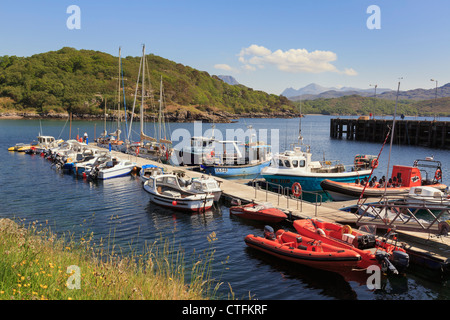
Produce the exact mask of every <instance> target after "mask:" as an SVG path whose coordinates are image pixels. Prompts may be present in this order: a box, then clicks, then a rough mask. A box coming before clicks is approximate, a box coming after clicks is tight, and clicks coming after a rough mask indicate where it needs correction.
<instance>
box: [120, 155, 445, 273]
mask: <svg viewBox="0 0 450 320" xmlns="http://www.w3.org/2000/svg"><path fill="white" fill-rule="evenodd" d="M111 152H112V153H113V154H114V155H116V156H118V157H121V158H128V159H129V160H131V161H133V162H135V163H136V164H137V166H138V167H142V166H143V165H145V164H153V165H157V166H161V167H163V168H164V169H165V170H166V171H168V172H170V171H174V170H181V171H184V173H185V175H186V176H188V177H191V178H194V177H200V176H202V175H204V173H201V172H197V171H193V170H192V168H191V167H175V166H170V165H167V164H161V163H158V162H155V161H151V160H148V159H144V158H141V157H137V156H134V155H127V154H124V153H120V152H115V151H111ZM215 179H216V180H217V181H219V182H220V187H221V189H222V194H223V195H222V198H223V199H224V201H225V202H227V201H228V203H229V202H230V200H231V199H233V198H234V199H240V200H241V201H242V203H248V202H252V201H255V202H270V203H272V205H274V206H275V207H277V208H278V209H280V210H282V211H284V212H286V213H288V216H289V219H291V220H293V219H304V218H313V217H314V218H319V219H323V220H327V221H331V222H338V223H341V224H349V225H356V222H357V220H358V218H359V216H358V215H356V214H354V213H351V212H345V211H342V210H340V209H342V208H343V207H347V206H350V205H354V204H356V201H346V202H323V203H322V202H316V203H311V202H307V201H304V200H302V198H301V197H300V198H293V197H292V196H291V195H283V194H279V193H275V192H271V191H269V190H268V189H267V188H264V187H261V186H260V184H258V183H253V184H252V185H249V182H251V181H250V180H227V179H223V178H219V177H215ZM376 200H377V199H374V201H376ZM367 223H368V224H373V221H371V220H367ZM380 227H382V225H381V226H380ZM396 232H397V234H398V235H399V239H400V241H403V242H405V248H406V250H407V252H408V253H409V255H410V257H411V261H412V263H417V264H420V265H423V266H425V267H427V268H429V269H432V270H433V271H438V272H442V271H445V272H446V271H449V270H450V236H437V235H436V234H433V233H430V232H428V233H424V232H417V231H409V230H396Z"/></svg>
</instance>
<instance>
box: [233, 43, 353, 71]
mask: <svg viewBox="0 0 450 320" xmlns="http://www.w3.org/2000/svg"><path fill="white" fill-rule="evenodd" d="M238 56H239V62H241V63H243V64H244V65H243V68H244V69H245V70H256V68H264V67H265V66H266V65H274V66H276V67H277V68H278V69H279V70H281V71H284V72H290V73H322V72H336V73H341V74H345V75H349V76H354V75H357V74H358V73H357V72H356V71H355V70H354V69H352V68H346V69H344V70H343V71H341V70H338V69H337V68H336V66H334V65H333V64H332V62H334V61H336V60H337V55H336V53H334V52H331V51H321V50H315V51H312V52H308V50H306V49H289V50H287V51H283V50H280V49H279V50H276V51H274V52H272V51H271V50H269V49H267V48H265V47H263V46H258V45H256V44H252V45H251V46H250V47H248V48H244V49H242V50H241V52H240V53H239V54H238Z"/></svg>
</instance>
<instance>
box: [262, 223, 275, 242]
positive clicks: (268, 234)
mask: <svg viewBox="0 0 450 320" xmlns="http://www.w3.org/2000/svg"><path fill="white" fill-rule="evenodd" d="M264 238H266V239H268V240H275V239H276V238H275V232H274V231H273V228H272V227H271V226H265V227H264Z"/></svg>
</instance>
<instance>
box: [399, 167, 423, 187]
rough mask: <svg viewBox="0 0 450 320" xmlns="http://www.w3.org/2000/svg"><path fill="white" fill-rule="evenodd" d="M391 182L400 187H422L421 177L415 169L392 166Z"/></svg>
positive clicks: (417, 169)
mask: <svg viewBox="0 0 450 320" xmlns="http://www.w3.org/2000/svg"><path fill="white" fill-rule="evenodd" d="M392 181H393V183H396V184H398V185H399V186H402V187H416V186H421V185H422V176H421V174H420V170H419V168H417V167H411V166H393V168H392Z"/></svg>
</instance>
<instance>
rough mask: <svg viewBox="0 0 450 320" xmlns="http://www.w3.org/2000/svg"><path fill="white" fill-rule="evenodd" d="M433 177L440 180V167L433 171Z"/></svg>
mask: <svg viewBox="0 0 450 320" xmlns="http://www.w3.org/2000/svg"><path fill="white" fill-rule="evenodd" d="M434 179H436V181H439V180H442V171H441V169H437V170H436V172H435V173H434Z"/></svg>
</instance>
